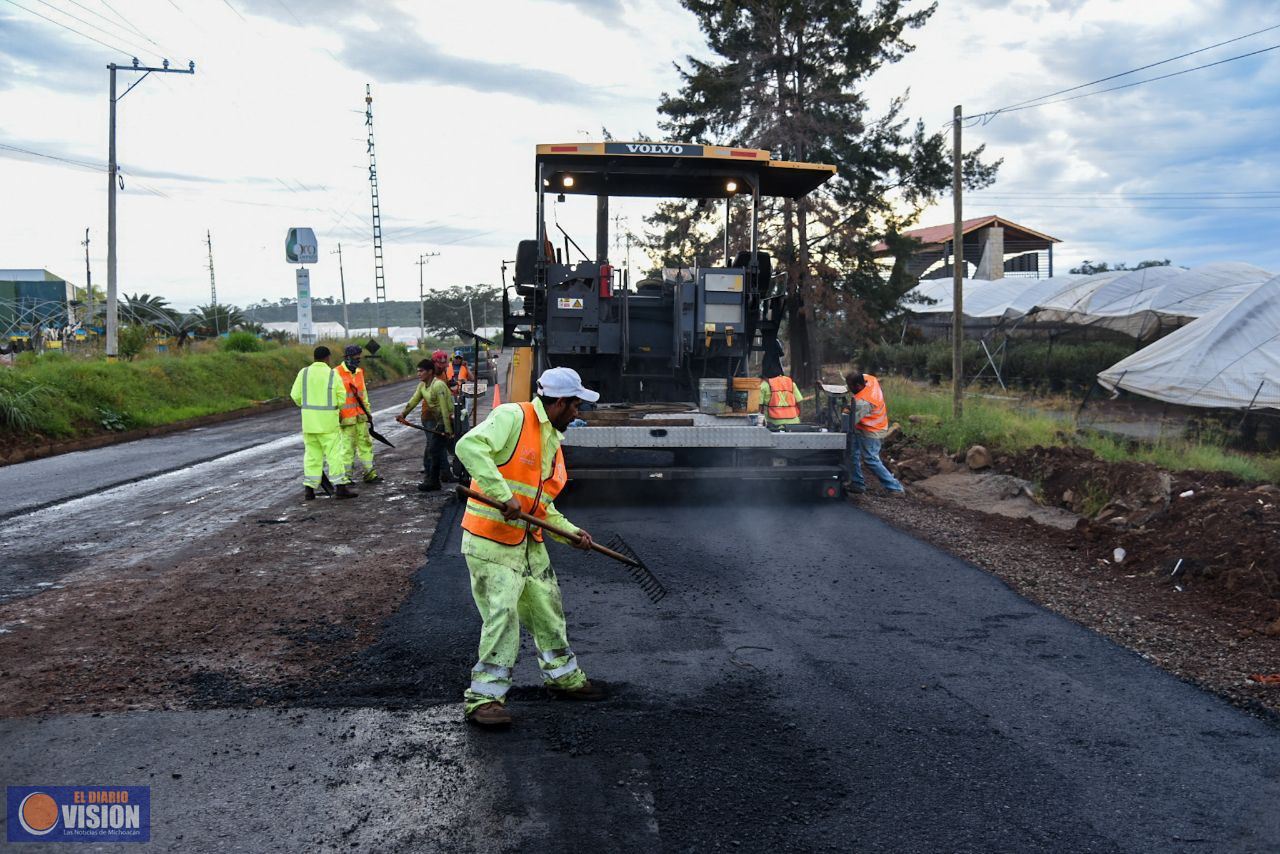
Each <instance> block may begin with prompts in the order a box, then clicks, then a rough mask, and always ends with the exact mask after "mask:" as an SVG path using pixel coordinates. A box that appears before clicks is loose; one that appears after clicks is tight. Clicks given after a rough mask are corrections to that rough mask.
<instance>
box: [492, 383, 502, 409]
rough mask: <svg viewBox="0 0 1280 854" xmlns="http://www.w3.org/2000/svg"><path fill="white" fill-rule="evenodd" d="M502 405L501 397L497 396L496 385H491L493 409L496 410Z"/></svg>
mask: <svg viewBox="0 0 1280 854" xmlns="http://www.w3.org/2000/svg"><path fill="white" fill-rule="evenodd" d="M501 405H502V396H501V395H499V394H498V384H497V383H494V384H493V408H494V409H497V408H498V407H499V406H501Z"/></svg>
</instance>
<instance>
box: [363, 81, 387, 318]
mask: <svg viewBox="0 0 1280 854" xmlns="http://www.w3.org/2000/svg"><path fill="white" fill-rule="evenodd" d="M364 124H365V127H367V128H368V129H369V191H370V193H371V194H372V196H373V294H374V302H375V303H377V311H378V332H379V333H382V332H383V331H384V329H385V327H384V326H383V316H382V310H383V308H384V306H385V305H386V302H387V278H386V274H385V271H384V270H383V267H382V208H381V207H380V206H379V204H378V158H377V157H376V156H375V155H374V152H373V87H372V86H370V85H369V84H368V83H366V84H365V86H364Z"/></svg>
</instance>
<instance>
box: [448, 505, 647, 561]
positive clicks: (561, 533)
mask: <svg viewBox="0 0 1280 854" xmlns="http://www.w3.org/2000/svg"><path fill="white" fill-rule="evenodd" d="M458 497H459V498H462V499H467V498H474V499H475V500H476V501H479V502H480V503H481V504H487V505H489V506H490V507H492V508H493V509H495V510H506V509H507V507H506V505H505V504H503V503H502V502H501V501H494V500H493V499H492V498H490V497H489V496H487V495H485V494H484V493H483V492H476V491H475V490H474V489H468V488H467V487H465V486H459V487H458ZM516 518H517V519H520V520H522V521H524V522H528V523H529V524H530V525H534V526H536V527H538V528H541V529H542V530H544V531H548V532H550V533H552V534H555V535H556V536H558V537H564V538H565V539H566V540H568V541H569V542H571V543H580V542H582V538H581V537H579V536H578V535H577V534H576V533H570V532H569V531H566V530H565V529H564V528H561V527H559V526H557V525H552V524H550V523H548V522H545V521H543V520H542V519H538V518H536V517H534V516H530V515H529V514H528V513H525V512H520V513H518V514H516ZM591 549H592V551H597V552H600V554H602V555H604V556H605V557H611V558H613V559H614V560H616V561H618V562H619V563H625V564H626V565H627V566H633V567H636V568H639V567H640V562H639V561H636V560H632V559H631V558H629V557H627V556H626V555H624V554H621V553H619V552H615V551H614V550H613V549H610V548H606V547H605V546H602V545H600V544H599V543H597V542H592V543H591Z"/></svg>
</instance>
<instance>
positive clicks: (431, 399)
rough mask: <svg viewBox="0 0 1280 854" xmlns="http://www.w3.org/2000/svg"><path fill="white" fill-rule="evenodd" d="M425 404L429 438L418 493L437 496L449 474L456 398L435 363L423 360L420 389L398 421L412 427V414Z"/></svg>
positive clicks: (419, 365)
mask: <svg viewBox="0 0 1280 854" xmlns="http://www.w3.org/2000/svg"><path fill="white" fill-rule="evenodd" d="M419 403H421V404H422V429H423V430H424V431H425V432H426V434H427V446H426V448H425V449H423V452H422V483H420V484H418V491H419V492H435V491H436V490H438V489H439V488H440V479H441V477H447V476H448V471H449V449H450V448H451V447H452V446H453V429H454V428H453V397H452V396H450V394H449V387H448V386H447V385H445V384H444V380H442V379H440V378H439V377H438V376H436V363H435V362H433V361H431V360H430V359H423V360H422V361H421V362H419V363H418V387H417V388H416V389H414V391H413V397H411V398H409V402H408V403H406V404H405V405H404V409H403V410H402V411H401V413H400V414H399V415H398V416H396V421H399V422H400V423H401V424H405V425H408V424H409V413H410V412H412V411H413V408H414V407H415V406H417V405H418V404H419Z"/></svg>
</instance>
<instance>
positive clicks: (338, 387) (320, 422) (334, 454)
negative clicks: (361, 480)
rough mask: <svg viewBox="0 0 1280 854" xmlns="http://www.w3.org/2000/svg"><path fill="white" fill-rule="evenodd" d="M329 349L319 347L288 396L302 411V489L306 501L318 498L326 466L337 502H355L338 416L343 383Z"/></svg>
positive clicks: (299, 373) (300, 373) (296, 379)
mask: <svg viewBox="0 0 1280 854" xmlns="http://www.w3.org/2000/svg"><path fill="white" fill-rule="evenodd" d="M329 355H330V353H329V348H328V347H324V346H320V347H317V348H316V349H315V351H314V352H313V353H312V358H313V359H314V360H315V361H313V362H312V363H311V364H310V365H307V366H306V367H305V368H303V369H302V370H300V371H298V376H297V377H295V378H294V381H293V389H292V390H291V391H290V392H289V396H290V397H291V398H293V402H294V403H296V404H297V405H298V408H299V409H301V410H302V447H303V452H302V487H303V493H304V495H305V497H306V500H307V501H311V500H313V499H314V498H315V497H316V487H318V486H320V481H321V479H322V478H323V477H324V468H325V464H326V463H327V464H328V466H329V475H330V477H331V478H332V480H333V483H334V484H335V485H336V488H337V495H336V496H335V497H336V498H355V497H356V495H357V493H355V492H352V491H351V487H350V486H348V485H347V484H348V480H347V475H346V471H345V468H344V466H343V454H342V451H341V448H340V446H341V443H342V434H341V433H340V432H339V428H338V421H339V418H338V412H339V410H340V409H341V408H342V403H343V400H344V395H343V393H342V381H341V380H339V379H338V375H337V374H336V373H334V371H333V369H332V368H330V367H329Z"/></svg>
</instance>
